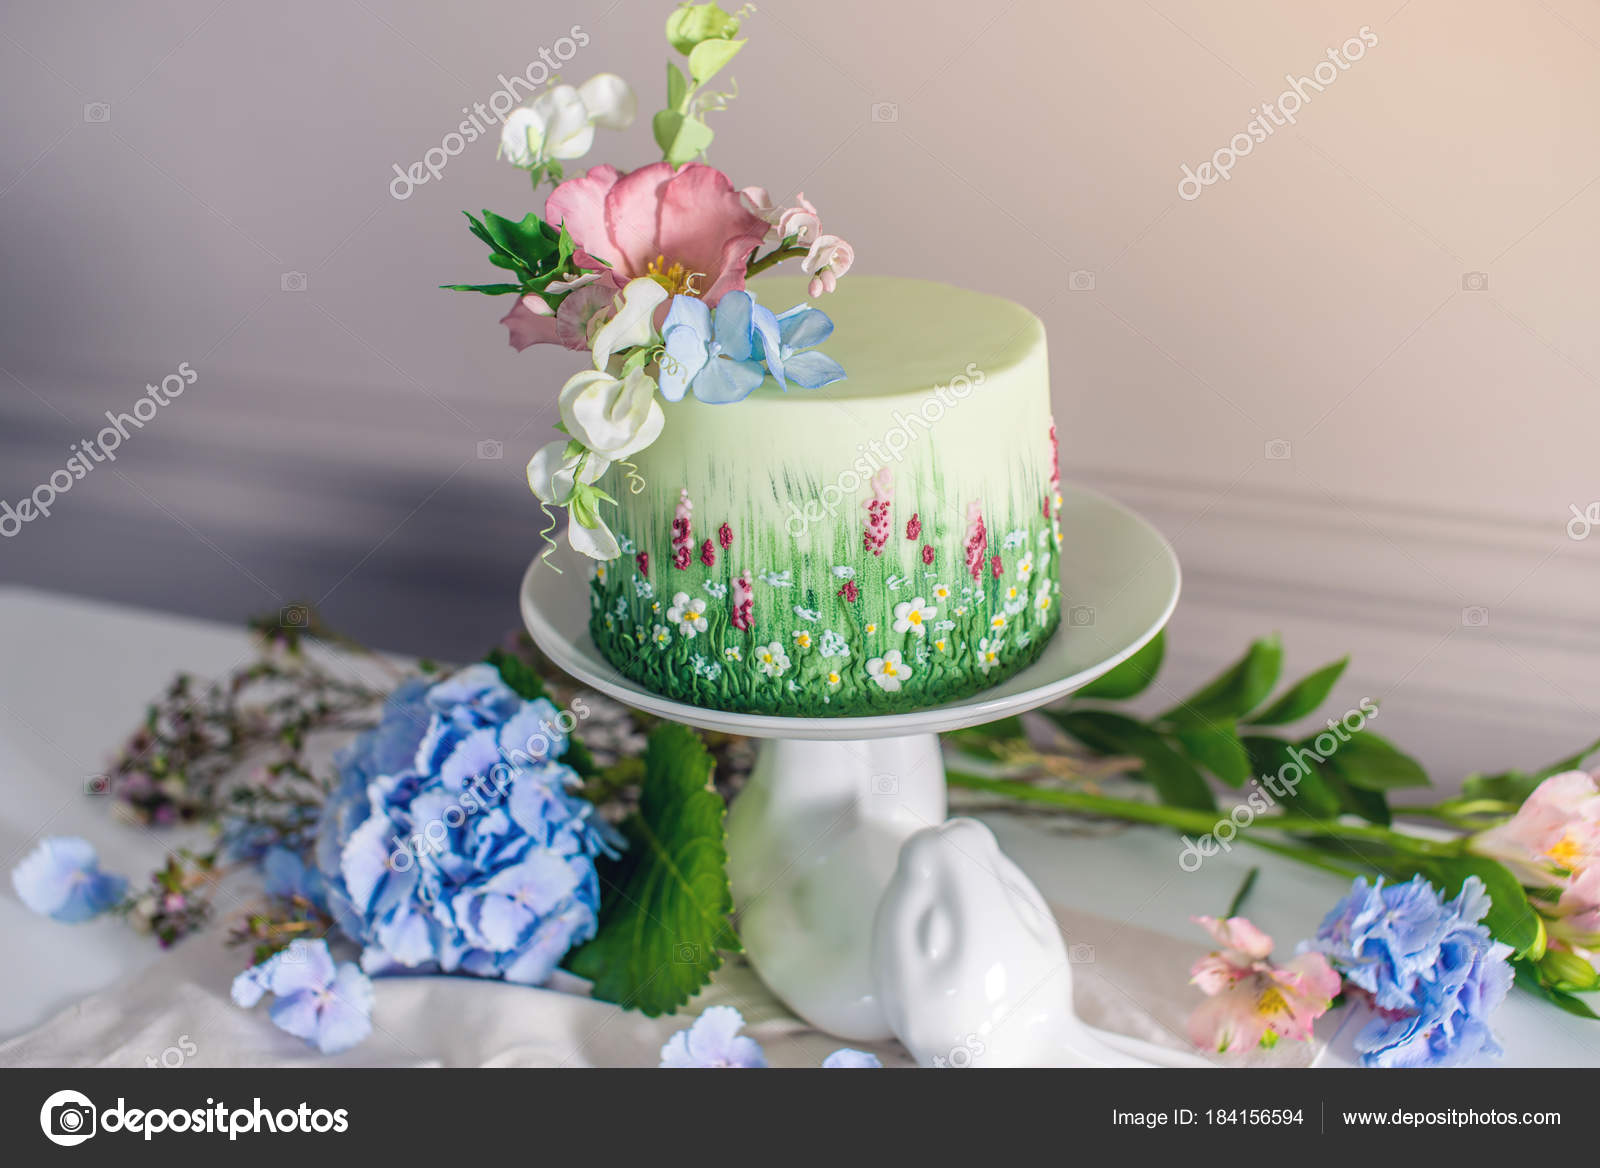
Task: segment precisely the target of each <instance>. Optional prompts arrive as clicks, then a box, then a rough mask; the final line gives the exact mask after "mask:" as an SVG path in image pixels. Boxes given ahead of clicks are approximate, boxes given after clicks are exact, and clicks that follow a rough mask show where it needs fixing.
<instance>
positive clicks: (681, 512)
mask: <svg viewBox="0 0 1600 1168" xmlns="http://www.w3.org/2000/svg"><path fill="white" fill-rule="evenodd" d="M693 514H694V504H693V503H691V502H690V501H689V489H688V488H687V487H684V488H681V489H680V490H679V491H678V505H677V507H675V508H674V509H673V512H672V566H673V567H674V568H678V569H683V568H687V567H688V566H689V561H690V560H691V559H693V558H694V550H693V545H694V533H693V529H692V527H691V525H690V518H689V517H690V516H691V515H693Z"/></svg>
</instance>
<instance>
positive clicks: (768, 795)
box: [522, 487, 1179, 1064]
mask: <svg viewBox="0 0 1600 1168" xmlns="http://www.w3.org/2000/svg"><path fill="white" fill-rule="evenodd" d="M1060 518H1061V527H1062V532H1063V536H1064V542H1063V545H1062V556H1061V560H1062V569H1061V604H1062V609H1063V613H1062V617H1063V619H1062V627H1061V628H1060V630H1059V631H1058V632H1057V633H1056V634H1055V636H1054V637H1053V638H1052V639H1051V642H1050V644H1049V645H1048V646H1047V647H1046V649H1045V651H1044V653H1043V654H1042V655H1041V657H1040V658H1039V660H1037V661H1035V662H1034V663H1033V664H1032V665H1030V666H1029V667H1028V668H1026V669H1024V670H1022V671H1021V672H1019V673H1017V674H1016V675H1014V676H1012V677H1011V678H1009V679H1007V680H1006V681H1004V682H1002V683H1001V684H1000V685H997V686H995V687H994V688H993V689H989V690H985V691H983V692H982V693H981V694H979V695H977V696H975V697H972V698H969V699H967V700H965V701H959V702H951V703H949V704H947V705H942V706H934V707H931V708H927V709H920V710H914V711H909V712H907V713H904V714H888V715H871V716H865V717H839V718H789V717H776V716H768V715H759V714H737V713H728V712H725V711H721V710H709V709H702V708H701V707H698V706H692V705H687V704H685V703H683V702H678V701H674V700H672V699H670V698H666V697H663V696H662V695H660V694H657V693H653V692H651V691H650V690H647V689H644V688H643V687H642V686H640V685H638V684H637V683H635V682H633V681H631V680H629V679H628V678H626V677H624V676H623V675H622V674H621V673H620V672H618V671H617V670H616V669H615V668H614V667H613V666H612V665H611V664H610V663H609V662H608V661H606V659H605V658H604V657H603V656H601V654H600V651H599V650H598V649H597V648H596V647H595V645H594V642H593V641H592V640H591V639H590V637H589V634H588V631H587V630H588V621H589V612H590V609H589V598H588V589H587V578H588V573H587V571H586V570H585V561H583V560H582V558H581V557H580V556H578V555H577V554H576V553H574V552H572V551H571V549H569V548H568V547H567V546H566V545H565V544H563V545H562V546H561V548H560V549H559V550H558V551H557V552H554V553H552V555H551V557H550V558H551V560H553V561H554V562H555V563H556V564H557V565H558V566H559V567H561V569H562V572H561V573H560V574H558V573H556V572H554V571H551V570H550V568H549V567H548V566H547V565H545V564H543V563H542V562H541V561H540V560H535V561H534V563H533V565H532V566H531V567H530V568H529V569H528V572H527V575H526V576H525V577H524V579H523V583H522V615H523V619H524V621H525V623H526V624H527V627H528V631H529V633H530V634H532V636H533V639H534V642H535V643H536V644H537V645H538V646H539V648H540V649H541V650H542V651H543V652H544V653H545V654H546V655H547V656H548V657H549V658H550V660H551V661H552V662H553V663H554V664H555V665H556V666H558V667H559V668H561V669H563V670H565V671H566V672H567V673H569V674H570V675H572V676H573V677H575V678H577V679H578V680H579V681H582V682H583V683H585V684H587V685H590V686H593V687H594V688H595V689H596V690H599V691H600V692H601V693H604V694H606V695H608V696H610V697H612V698H614V699H616V700H617V701H619V702H622V703H623V704H625V705H628V706H632V707H633V708H635V709H638V710H642V711H644V712H646V713H650V714H655V715H658V716H660V717H663V718H669V719H672V720H673V721H677V722H682V723H685V724H687V725H690V726H698V727H701V728H704V729H708V730H719V731H724V732H728V733H733V734H742V735H746V736H749V737H753V738H760V739H763V740H764V741H763V742H762V747H761V751H760V754H759V756H758V759H757V762H756V766H755V769H754V771H753V772H752V774H751V776H750V780H749V783H748V785H747V786H746V787H745V789H744V790H743V792H741V794H740V796H739V798H737V799H736V800H734V804H733V807H732V809H731V810H730V812H729V814H728V861H729V878H730V880H731V883H732V886H733V893H734V901H735V906H736V908H737V909H738V912H739V934H740V938H741V939H742V940H743V942H744V944H745V948H746V951H747V953H748V955H749V958H750V962H751V964H752V965H753V966H754V967H755V969H756V971H757V973H759V974H760V976H761V978H762V980H764V981H765V982H766V983H767V985H768V986H769V987H770V988H771V989H772V990H773V991H774V992H775V993H776V994H777V995H778V996H779V997H780V998H782V999H783V1000H784V1001H785V1002H786V1003H787V1004H788V1005H789V1006H790V1008H792V1009H793V1010H794V1011H795V1012H796V1013H797V1014H799V1015H800V1016H801V1017H803V1018H805V1019H806V1020H808V1021H809V1022H811V1023H812V1024H813V1025H815V1026H817V1027H819V1028H820V1029H822V1030H826V1031H828V1032H830V1033H832V1034H836V1035H839V1036H840V1037H842V1038H847V1039H854V1040H858V1041H866V1040H873V1039H881V1038H887V1037H889V1036H890V1035H891V1034H895V1035H898V1036H899V1037H900V1038H901V1039H902V1041H904V1042H905V1043H906V1045H907V1046H908V1047H910V1048H911V1049H912V1052H913V1054H915V1055H917V1057H918V1058H919V1059H921V1060H923V1061H938V1060H939V1057H940V1055H939V1048H943V1049H945V1050H964V1051H968V1052H969V1053H968V1054H967V1055H966V1056H965V1057H969V1058H970V1057H971V1055H970V1050H971V1049H972V1047H973V1043H972V1042H970V1041H968V1040H969V1039H970V1038H971V1037H972V1034H971V1031H970V1029H969V1031H968V1032H967V1033H954V1032H951V1033H946V1031H948V1030H950V1029H951V1028H952V1027H954V1028H960V1027H962V1026H967V1027H969V1028H970V1027H972V1026H978V1028H979V1030H984V1029H989V1030H995V1031H996V1032H995V1033H989V1034H987V1035H982V1036H980V1038H979V1039H978V1040H977V1045H978V1046H981V1047H982V1048H983V1049H985V1050H987V1051H989V1052H990V1055H991V1057H990V1058H988V1059H987V1060H980V1061H987V1062H990V1063H1011V1064H1017V1063H1030V1064H1038V1063H1045V1064H1061V1063H1066V1064H1082V1063H1085V1062H1087V1063H1128V1062H1134V1061H1137V1060H1131V1059H1128V1058H1126V1057H1125V1056H1124V1055H1122V1054H1119V1053H1116V1052H1112V1051H1111V1050H1110V1049H1109V1048H1108V1047H1105V1046H1103V1045H1101V1044H1098V1043H1097V1042H1096V1041H1095V1039H1094V1038H1093V1037H1092V1036H1090V1035H1088V1034H1087V1033H1086V1031H1087V1028H1084V1027H1081V1026H1080V1025H1079V1024H1078V1023H1077V1021H1076V1018H1075V1017H1074V1016H1073V1015H1072V1013H1071V982H1070V978H1071V974H1070V970H1069V969H1067V967H1066V961H1065V954H1064V951H1062V947H1061V942H1060V934H1059V932H1058V931H1057V930H1056V929H1055V927H1054V925H1053V922H1052V923H1051V924H1050V925H1049V927H1048V928H1044V929H1038V930H1036V929H1033V928H1032V926H1033V925H1035V924H1039V923H1040V922H1039V921H1038V920H1036V919H1033V918H1036V917H1037V915H1038V913H1041V912H1042V913H1044V914H1045V918H1044V919H1045V920H1048V912H1047V910H1046V909H1044V906H1043V901H1042V899H1040V898H1039V896H1038V893H1037V891H1036V890H1034V889H1033V887H1032V885H1031V883H1030V882H1029V881H1028V880H1027V878H1026V877H1025V876H1023V875H1022V874H1021V873H1020V872H1018V871H1016V869H1015V868H1014V866H1012V865H1011V864H1010V862H1009V861H1008V860H1006V859H1005V858H1004V857H1003V856H1002V855H1000V853H999V852H998V849H995V848H993V839H992V837H988V834H987V830H986V829H983V828H982V827H981V825H978V824H975V823H971V821H952V822H951V823H950V825H948V828H946V829H943V830H941V825H943V824H945V811H946V803H945V784H944V765H943V762H942V760H941V756H940V751H939V739H938V734H939V733H940V732H943V731H949V730H959V729H961V728H963V727H967V726H976V725H980V724H982V723H985V722H992V721H995V720H997V719H1000V718H1005V717H1008V716H1011V715H1014V714H1020V713H1022V712H1024V711H1027V710H1031V709H1034V708H1036V707H1038V706H1042V705H1045V704H1047V703H1049V702H1051V701H1053V700H1055V699H1057V698H1061V697H1064V696H1066V695H1067V694H1070V693H1072V692H1073V691H1074V690H1076V689H1079V688H1081V687H1082V686H1084V685H1087V684H1088V683H1089V682H1091V681H1093V680H1094V679H1095V678H1096V677H1099V676H1100V675H1101V674H1103V673H1105V672H1106V671H1107V670H1109V669H1111V668H1112V667H1113V666H1115V665H1117V664H1118V663H1120V662H1122V661H1124V660H1126V659H1127V658H1128V657H1130V656H1132V655H1133V654H1134V653H1135V652H1136V651H1137V650H1138V649H1139V648H1140V647H1141V646H1143V645H1144V644H1145V643H1146V642H1147V641H1149V640H1150V639H1151V638H1152V637H1154V636H1155V635H1156V633H1157V632H1158V631H1159V630H1160V629H1161V627H1162V626H1163V625H1164V624H1166V622H1167V619H1168V618H1169V617H1170V616H1171V615H1172V610H1173V608H1174V607H1175V606H1176V604H1177V599H1178V589H1179V572H1178V562H1177V558H1176V556H1174V554H1173V552H1172V549H1171V548H1170V547H1169V546H1168V545H1167V543H1166V541H1165V540H1164V539H1163V538H1162V537H1161V536H1160V534H1159V533H1157V532H1156V531H1155V529H1154V528H1152V527H1151V526H1150V525H1149V524H1147V523H1146V522H1145V521H1144V520H1143V519H1141V518H1139V517H1138V516H1137V515H1135V514H1134V513H1133V512H1131V511H1129V510H1127V509H1125V508H1123V507H1121V506H1120V505H1118V504H1116V503H1114V502H1112V501H1111V500H1109V499H1107V498H1105V497H1104V496H1101V495H1098V494H1095V493H1094V492H1092V491H1088V490H1086V489H1082V488H1074V487H1064V488H1063V505H1062V509H1061V517H1060ZM960 824H970V826H967V827H962V828H961V830H951V829H954V828H956V827H957V825H960ZM974 829H976V833H981V834H976V833H974ZM913 835H917V836H918V837H919V840H921V841H922V842H921V843H920V844H919V848H918V850H917V857H918V858H917V860H916V862H915V863H913V862H912V860H911V859H910V857H911V854H912V849H904V850H905V852H906V858H905V861H904V862H902V849H903V845H904V844H905V843H906V841H907V840H908V839H910V838H911V837H912V836H913ZM924 837H926V838H924ZM985 837H987V840H988V843H987V846H986V845H985V843H984V838H985ZM941 841H942V842H941ZM941 848H942V851H941V850H940V849H941ZM941 856H942V857H944V861H943V862H941V861H940V857H941ZM897 867H898V869H899V872H898V877H897ZM892 881H893V882H894V885H895V887H894V894H893V896H892V897H891V898H890V899H891V900H892V901H893V903H892V904H891V903H884V901H885V896H884V894H885V892H886V891H888V890H890V887H891V882H892ZM930 897H931V900H930ZM880 905H881V908H882V911H881V912H880ZM930 905H932V906H933V907H934V908H935V909H936V911H934V912H933V913H932V914H931V915H930V912H929V908H930ZM1008 910H1009V911H1008ZM907 914H913V915H914V917H915V919H909V918H908V919H907V920H905V921H902V920H901V919H900V918H904V917H906V916H907ZM1019 914H1020V915H1019ZM891 918H892V919H891ZM875 921H876V924H877V928H876V932H875ZM901 924H905V925H906V927H905V928H904V929H901V928H899V926H900V925H901ZM902 934H903V935H902ZM875 950H876V954H875ZM930 963H931V964H932V965H936V966H937V967H938V968H939V970H940V977H939V979H937V980H938V984H937V985H934V984H925V983H926V982H927V979H926V978H924V977H922V976H921V973H923V972H926V971H925V970H921V969H920V968H919V967H921V966H926V965H929V964H930ZM998 967H1004V968H1005V969H1006V970H1007V972H1008V974H1009V976H1010V978H1011V980H1012V982H1013V983H1015V982H1018V981H1019V980H1020V979H1023V978H1026V979H1027V980H1029V981H1030V982H1032V983H1034V984H1030V985H1020V986H1018V985H1013V986H1012V988H1011V990H1010V992H1009V995H1007V994H1000V995H999V997H1000V998H1001V999H1006V1000H1005V1001H998V1000H996V987H995V983H996V979H997V974H996V973H995V972H994V970H995V969H996V968H998ZM1057 967H1059V968H1057ZM1041 977H1042V978H1043V979H1044V980H1046V981H1053V982H1054V983H1055V984H1054V985H1053V986H1052V987H1050V988H1047V989H1045V990H1044V992H1042V993H1041V992H1039V989H1040V984H1039V982H1040V978H1041ZM910 983H915V984H914V985H913V984H910ZM1063 994H1064V996H1065V1000H1064V1002H1063V1001H1062V1000H1061V999H1062V997H1063ZM1023 998H1027V999H1029V1002H1028V1004H1027V1005H1026V1006H1023V1005H1022V1004H1021V999H1023ZM986 999H990V1001H986ZM1013 999H1015V1000H1013ZM996 1009H1002V1010H1003V1011H1004V1012H1006V1013H1008V1014H1009V1015H1011V1016H1012V1017H1013V1018H1015V1019H1020V1021H1014V1022H1013V1023H1011V1024H1010V1025H1009V1030H1010V1031H1011V1032H1012V1033H1011V1035H1010V1039H1011V1040H1010V1041H1002V1038H1003V1037H1004V1036H1002V1035H1000V1034H999V1033H998V1027H995V1026H993V1025H992V1024H993V1023H994V1022H995V1021H996V1018H995V1017H994V1016H993V1015H994V1011H995V1010H996ZM979 1014H981V1015H982V1016H983V1021H982V1024H981V1025H979V1023H974V1022H973V1021H972V1019H973V1018H974V1017H976V1016H977V1015H979ZM1024 1015H1025V1016H1024ZM1107 1037H1109V1036H1107ZM963 1043H965V1044H966V1046H965V1047H964V1046H963ZM1041 1043H1042V1044H1043V1047H1041ZM1117 1045H1118V1046H1120V1047H1122V1049H1123V1050H1124V1051H1126V1050H1127V1049H1128V1044H1127V1043H1122V1042H1119V1043H1117ZM1069 1048H1071V1049H1069ZM1162 1061H1168V1060H1162Z"/></svg>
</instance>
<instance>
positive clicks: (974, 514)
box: [967, 499, 989, 581]
mask: <svg viewBox="0 0 1600 1168" xmlns="http://www.w3.org/2000/svg"><path fill="white" fill-rule="evenodd" d="M988 546H989V530H988V528H986V527H984V525H983V508H982V506H980V505H979V503H978V501H977V500H976V499H974V500H973V501H972V502H970V503H968V504H967V571H968V573H970V574H971V576H972V579H973V580H974V581H976V580H977V579H978V577H979V576H981V575H983V552H984V549H985V548H986V547H988Z"/></svg>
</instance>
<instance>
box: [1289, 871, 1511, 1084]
mask: <svg viewBox="0 0 1600 1168" xmlns="http://www.w3.org/2000/svg"><path fill="white" fill-rule="evenodd" d="M1489 908H1490V900H1489V895H1488V892H1487V891H1486V890H1485V888H1484V886H1483V882H1482V881H1481V880H1479V879H1478V878H1477V877H1476V876H1471V877H1468V878H1467V880H1466V881H1465V882H1464V883H1463V884H1462V887H1461V894H1460V895H1459V896H1457V897H1456V899H1455V900H1453V901H1445V900H1444V899H1443V898H1442V897H1441V896H1440V895H1439V893H1438V891H1437V890H1435V889H1434V887H1433V886H1432V885H1431V884H1429V883H1428V881H1427V880H1425V879H1423V878H1422V877H1421V876H1418V877H1416V878H1414V879H1413V880H1411V881H1410V882H1408V883H1405V884H1391V885H1388V886H1385V885H1384V883H1383V880H1382V879H1381V878H1380V879H1379V880H1378V881H1377V883H1376V884H1373V885H1369V884H1368V883H1367V882H1366V880H1364V879H1357V880H1356V882H1355V884H1354V885H1352V887H1351V889H1350V892H1349V895H1347V896H1346V897H1345V898H1344V899H1343V900H1341V901H1340V902H1339V903H1338V904H1337V905H1335V906H1334V907H1333V910H1332V911H1331V912H1329V914H1328V915H1327V917H1326V918H1325V919H1324V920H1323V922H1322V925H1321V927H1320V928H1319V929H1318V930H1317V935H1316V937H1315V938H1313V939H1312V940H1310V941H1307V942H1305V943H1304V944H1302V945H1301V950H1302V951H1307V950H1311V951H1315V952H1318V953H1322V954H1323V955H1325V956H1326V957H1327V958H1328V960H1329V961H1331V962H1332V963H1333V964H1334V965H1335V966H1336V967H1337V968H1338V970H1339V972H1340V973H1341V974H1343V975H1344V978H1345V980H1346V982H1347V983H1349V984H1351V985H1354V986H1357V987H1359V988H1361V989H1363V990H1366V991H1367V993H1369V994H1370V995H1371V996H1372V1001H1373V1004H1374V1006H1375V1007H1376V1008H1377V1012H1378V1016H1377V1017H1376V1018H1374V1019H1373V1020H1372V1021H1371V1022H1369V1023H1368V1024H1367V1025H1366V1026H1365V1027H1363V1029H1362V1031H1361V1033H1360V1034H1359V1035H1358V1036H1357V1038H1356V1050H1357V1051H1358V1052H1359V1053H1360V1055H1361V1061H1362V1063H1363V1065H1365V1066H1371V1067H1438V1066H1460V1065H1463V1064H1465V1063H1469V1062H1472V1061H1474V1060H1476V1059H1478V1058H1479V1057H1480V1056H1497V1055H1499V1054H1500V1046H1499V1043H1497V1042H1496V1041H1495V1037H1494V1033H1493V1031H1492V1030H1491V1029H1490V1028H1489V1021H1488V1019H1489V1015H1491V1014H1492V1013H1493V1012H1494V1011H1495V1010H1496V1009H1497V1008H1499V1006H1500V1003H1501V1002H1503V1001H1504V1000H1505V997H1506V994H1507V992H1508V991H1509V990H1510V988H1511V982H1512V970H1511V966H1510V964H1509V963H1508V962H1507V958H1508V957H1510V956H1511V947H1510V946H1508V945H1503V944H1500V943H1498V942H1496V941H1495V940H1494V938H1493V936H1492V935H1491V934H1490V932H1489V930H1488V928H1487V927H1485V926H1484V925H1483V924H1481V923H1480V922H1481V921H1482V919H1483V917H1484V915H1485V914H1486V913H1487V912H1488V911H1489Z"/></svg>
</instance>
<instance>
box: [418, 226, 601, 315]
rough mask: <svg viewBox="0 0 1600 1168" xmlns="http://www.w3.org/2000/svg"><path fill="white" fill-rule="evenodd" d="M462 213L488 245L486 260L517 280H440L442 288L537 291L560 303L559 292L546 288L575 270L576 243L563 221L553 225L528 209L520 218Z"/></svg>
mask: <svg viewBox="0 0 1600 1168" xmlns="http://www.w3.org/2000/svg"><path fill="white" fill-rule="evenodd" d="M462 214H464V215H465V216H466V217H467V225H468V229H469V230H470V231H471V232H472V234H473V235H475V236H477V237H478V239H480V240H482V241H483V242H484V243H486V244H488V245H489V262H490V263H491V264H493V265H494V266H495V267H497V268H500V269H503V270H504V271H507V272H510V273H511V274H512V275H513V276H515V277H516V283H499V284H443V285H441V287H442V288H444V289H445V290H447V291H450V292H481V293H482V294H484V295H485V296H504V295H507V294H513V293H514V294H516V295H518V296H527V295H537V296H540V297H542V298H543V299H544V301H545V303H546V304H548V305H549V306H550V307H551V308H555V307H557V306H558V305H559V304H560V303H561V295H553V294H551V293H550V292H549V291H548V289H549V287H550V285H551V284H552V283H554V282H555V281H557V280H562V279H569V278H571V277H573V276H576V275H577V274H578V267H577V265H576V264H575V263H574V262H573V259H572V257H573V253H574V252H575V251H576V250H577V245H576V244H575V243H574V242H573V239H572V236H571V234H569V233H568V231H567V228H566V225H565V224H563V225H562V226H561V227H559V228H558V227H552V226H551V225H550V224H548V223H546V222H545V221H544V220H543V219H541V218H539V216H537V215H535V214H533V213H532V212H531V211H530V212H529V213H528V214H527V215H524V216H523V217H522V218H521V219H520V220H512V219H507V218H506V217H505V216H503V215H496V214H495V213H494V212H493V211H484V213H483V218H481V219H480V218H478V217H477V216H476V215H474V214H472V212H470V211H463V212H462ZM563 295H564V294H563Z"/></svg>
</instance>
